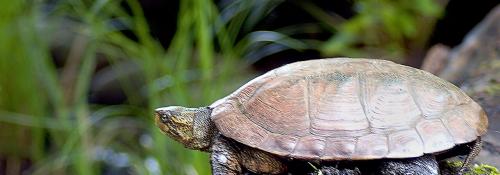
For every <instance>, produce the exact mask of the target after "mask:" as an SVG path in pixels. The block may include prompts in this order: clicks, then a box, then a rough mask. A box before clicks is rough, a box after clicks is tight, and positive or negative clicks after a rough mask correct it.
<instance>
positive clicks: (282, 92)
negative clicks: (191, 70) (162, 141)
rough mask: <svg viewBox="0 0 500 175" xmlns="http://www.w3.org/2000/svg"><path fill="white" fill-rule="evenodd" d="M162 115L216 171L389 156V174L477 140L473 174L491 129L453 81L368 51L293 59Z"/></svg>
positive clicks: (165, 125)
mask: <svg viewBox="0 0 500 175" xmlns="http://www.w3.org/2000/svg"><path fill="white" fill-rule="evenodd" d="M154 116H155V117H154V118H155V123H156V125H157V126H158V127H159V128H160V130H161V131H162V132H163V133H164V134H166V135H168V136H170V137H171V138H173V139H174V140H176V141H178V142H180V143H182V144H183V145H184V146H185V147H186V148H189V149H194V150H200V151H205V152H210V154H211V155H210V163H211V167H212V173H213V174H241V173H242V172H244V171H249V172H253V173H257V174H280V173H284V172H286V171H287V168H288V167H287V161H289V160H304V161H312V162H335V161H345V160H348V161H364V160H386V161H388V162H389V163H388V164H387V165H388V167H390V169H388V170H387V169H386V170H384V174H438V173H439V172H438V168H437V163H435V162H436V159H435V156H437V155H440V154H443V153H445V152H447V151H448V150H451V149H452V148H454V147H457V146H460V145H463V144H471V145H473V146H474V149H473V150H472V151H470V154H469V155H468V156H467V158H466V160H465V162H464V166H463V167H462V169H461V171H463V170H465V167H466V166H467V165H468V164H469V163H470V161H471V160H472V159H473V158H474V157H475V156H476V155H477V153H478V152H479V150H480V148H481V143H482V142H481V136H483V135H484V134H485V133H486V131H487V127H488V119H487V116H486V113H485V112H484V110H483V109H482V108H481V107H480V106H479V105H478V104H477V103H476V102H475V101H474V100H472V99H471V98H470V97H469V96H467V95H466V94H465V93H464V92H463V91H462V90H460V89H459V88H458V87H456V86H454V85H453V84H451V83H450V82H447V81H446V80H443V79H441V78H439V77H436V76H434V75H432V74H431V73H428V72H425V71H423V70H419V69H416V68H412V67H408V66H404V65H400V64H397V63H394V62H392V61H387V60H382V59H367V58H325V59H316V60H308V61H300V62H295V63H290V64H287V65H284V66H281V67H279V68H276V69H273V70H271V71H268V72H267V73H265V74H263V75H261V76H258V77H256V78H254V79H252V80H251V81H249V82H248V83H246V84H245V85H243V86H241V87H240V88H239V89H237V90H236V91H234V92H233V93H231V94H229V95H227V96H226V97H224V98H221V99H219V100H217V101H215V102H214V103H212V104H211V105H209V106H207V107H196V108H189V107H182V106H168V107H161V108H157V109H156V110H155V115H154ZM402 160H406V162H404V161H403V162H402ZM408 160H410V163H408ZM419 161H421V162H429V161H430V163H429V164H427V165H426V164H422V163H419ZM412 162H413V163H412ZM398 165H404V168H400V169H398V168H397V167H398ZM399 167H402V166H399ZM409 171H411V172H409Z"/></svg>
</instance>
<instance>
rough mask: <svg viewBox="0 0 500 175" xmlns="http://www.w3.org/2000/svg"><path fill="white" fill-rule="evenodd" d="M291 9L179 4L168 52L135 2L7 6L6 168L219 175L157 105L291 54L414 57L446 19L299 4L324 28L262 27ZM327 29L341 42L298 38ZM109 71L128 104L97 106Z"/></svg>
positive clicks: (202, 98)
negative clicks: (159, 120) (344, 13)
mask: <svg viewBox="0 0 500 175" xmlns="http://www.w3.org/2000/svg"><path fill="white" fill-rule="evenodd" d="M282 2H283V1H264V0H260V1H243V0H237V1H232V2H231V3H229V4H226V5H225V6H223V7H222V9H219V8H218V7H217V6H216V5H215V4H214V3H213V2H211V1H201V0H186V1H180V6H179V13H178V19H177V30H176V33H175V36H174V38H173V40H172V42H171V44H170V46H168V47H167V48H164V47H162V46H161V45H160V43H159V42H158V41H157V40H156V39H155V38H154V37H152V36H151V34H150V31H149V30H150V29H149V27H148V24H147V22H146V19H145V18H144V15H143V11H142V9H141V7H140V5H139V3H138V1H137V0H124V1H110V0H95V1H92V0H67V1H28V0H16V1H7V0H1V1H0V6H2V10H1V11H0V75H2V76H0V130H1V131H0V140H1V144H0V157H2V158H3V159H4V160H5V161H6V167H4V168H5V171H6V172H7V174H20V172H21V171H26V172H28V173H29V174H81V175H87V174H103V173H107V174H124V173H129V174H164V173H165V174H209V173H210V171H209V164H208V159H207V154H204V153H200V152H196V151H188V150H187V149H184V148H183V147H182V146H181V145H179V144H177V143H175V142H174V141H172V140H171V139H169V138H167V137H166V136H164V135H162V134H161V133H160V132H159V130H158V129H157V128H156V127H155V126H154V124H153V123H152V120H151V119H152V117H151V116H152V111H153V109H154V108H156V107H160V106H166V105H184V106H206V105H209V104H210V103H211V102H213V101H214V100H216V99H218V98H221V97H222V96H224V95H226V94H227V93H229V92H231V91H233V90H234V89H236V88H237V87H238V86H239V85H241V84H243V83H244V82H245V80H248V79H249V78H250V76H252V75H251V74H250V73H248V72H246V71H241V70H246V68H247V66H248V63H251V62H253V61H255V60H258V59H260V58H262V57H265V56H268V55H271V54H274V53H277V52H279V51H283V50H286V49H295V50H305V49H318V50H319V51H321V52H322V53H323V54H324V55H326V56H328V55H344V56H366V55H369V53H372V51H374V50H377V52H376V53H379V52H381V53H380V54H377V55H385V56H391V55H398V56H400V55H404V53H405V52H407V51H405V47H406V46H405V45H407V44H408V43H411V42H410V41H413V40H412V39H416V38H417V39H418V38H419V37H420V36H425V35H428V33H427V34H426V33H424V34H421V33H419V32H418V30H417V28H418V26H420V25H422V24H427V22H428V21H426V20H427V19H426V18H420V17H429V18H436V17H437V16H438V15H439V14H440V11H441V7H440V6H439V5H438V4H437V3H435V2H434V1H432V0H411V1H390V0H385V1H375V0H359V1H355V4H356V5H355V6H356V8H357V12H358V15H356V16H355V17H353V18H352V19H348V20H347V19H341V18H338V17H336V16H335V15H333V16H329V15H328V14H327V13H325V12H322V11H321V10H318V7H315V6H314V5H312V4H309V3H308V2H305V1H304V2H297V3H299V5H301V6H302V7H304V11H305V12H309V13H311V15H312V16H314V17H316V18H317V19H318V23H317V24H311V25H302V26H290V27H285V28H282V29H278V30H276V31H254V27H255V26H256V25H257V24H258V22H259V21H260V20H262V19H263V18H264V17H265V16H266V15H268V14H269V13H271V11H272V10H273V9H274V8H275V7H277V6H278V5H279V4H280V3H282ZM300 3H302V4H300ZM123 4H125V5H123ZM124 6H127V7H129V9H130V12H129V11H127V10H125V8H124ZM318 28H326V29H328V30H329V31H331V32H332V37H331V38H330V39H329V40H328V41H326V42H323V41H313V40H300V39H294V38H293V35H295V34H300V33H308V32H315V31H317V29H318ZM123 30H130V32H131V33H132V35H133V36H134V37H130V36H127V35H126V34H124V32H122V31H123ZM131 38H135V39H131ZM360 45H362V47H359V46H360ZM420 45H422V44H420ZM276 46H279V47H276ZM54 49H60V51H59V52H60V53H59V56H56V55H57V54H54V53H53V51H54ZM61 50H62V51H61ZM260 50H268V51H269V52H259V51H260ZM376 53H372V54H376ZM61 55H62V56H61ZM58 57H60V58H58ZM239 58H247V60H250V61H247V62H245V61H244V60H242V59H239ZM61 60H62V61H61ZM55 62H62V63H61V64H62V65H56V64H55ZM103 64H104V65H106V66H105V68H102V65H103ZM124 65H132V67H135V68H137V70H138V71H136V72H134V71H133V70H134V69H132V68H130V67H127V66H124ZM98 68H99V69H98ZM105 71H108V72H109V71H111V72H112V76H113V77H112V78H116V79H118V83H117V84H118V85H117V86H119V87H120V88H121V89H123V90H124V93H125V94H126V96H127V101H126V102H125V103H124V104H121V105H112V106H101V105H97V104H91V103H89V102H88V98H89V91H90V89H91V88H92V81H93V79H94V78H95V76H98V75H101V74H102V73H103V72H105ZM129 75H130V76H129ZM132 75H134V76H132ZM135 76H137V77H139V78H134V77H135ZM23 162H24V163H23ZM26 162H29V163H28V164H29V165H28V166H24V165H23V164H26ZM26 167H29V169H26ZM123 169H125V171H123Z"/></svg>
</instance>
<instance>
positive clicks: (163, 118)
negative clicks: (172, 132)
mask: <svg viewBox="0 0 500 175" xmlns="http://www.w3.org/2000/svg"><path fill="white" fill-rule="evenodd" d="M171 117H172V113H170V111H165V113H163V115H161V118H160V119H161V121H162V122H163V123H167V121H168V120H170V118H171Z"/></svg>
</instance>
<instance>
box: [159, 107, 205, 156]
mask: <svg viewBox="0 0 500 175" xmlns="http://www.w3.org/2000/svg"><path fill="white" fill-rule="evenodd" d="M211 112H212V110H211V109H210V108H208V107H202V108H186V107H181V106H169V107H163V108H158V109H156V112H155V123H156V125H157V126H158V127H159V128H160V129H161V131H162V132H163V133H164V134H166V135H168V136H170V137H171V138H173V139H174V140H176V141H178V142H180V143H182V144H184V146H185V147H187V148H190V149H197V150H208V148H209V146H210V145H211V142H212V136H213V134H214V133H215V126H214V124H213V123H212V121H211V120H210V114H211Z"/></svg>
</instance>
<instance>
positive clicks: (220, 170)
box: [210, 136, 242, 175]
mask: <svg viewBox="0 0 500 175" xmlns="http://www.w3.org/2000/svg"><path fill="white" fill-rule="evenodd" d="M238 159H239V158H238V152H237V150H236V147H235V146H234V145H232V144H231V143H230V142H229V141H228V140H227V139H225V138H223V137H222V136H217V138H216V139H215V140H214V143H213V146H212V154H211V156H210V163H211V164H212V174H214V175H224V174H228V175H238V174H242V167H241V165H240V163H239V161H238Z"/></svg>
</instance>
